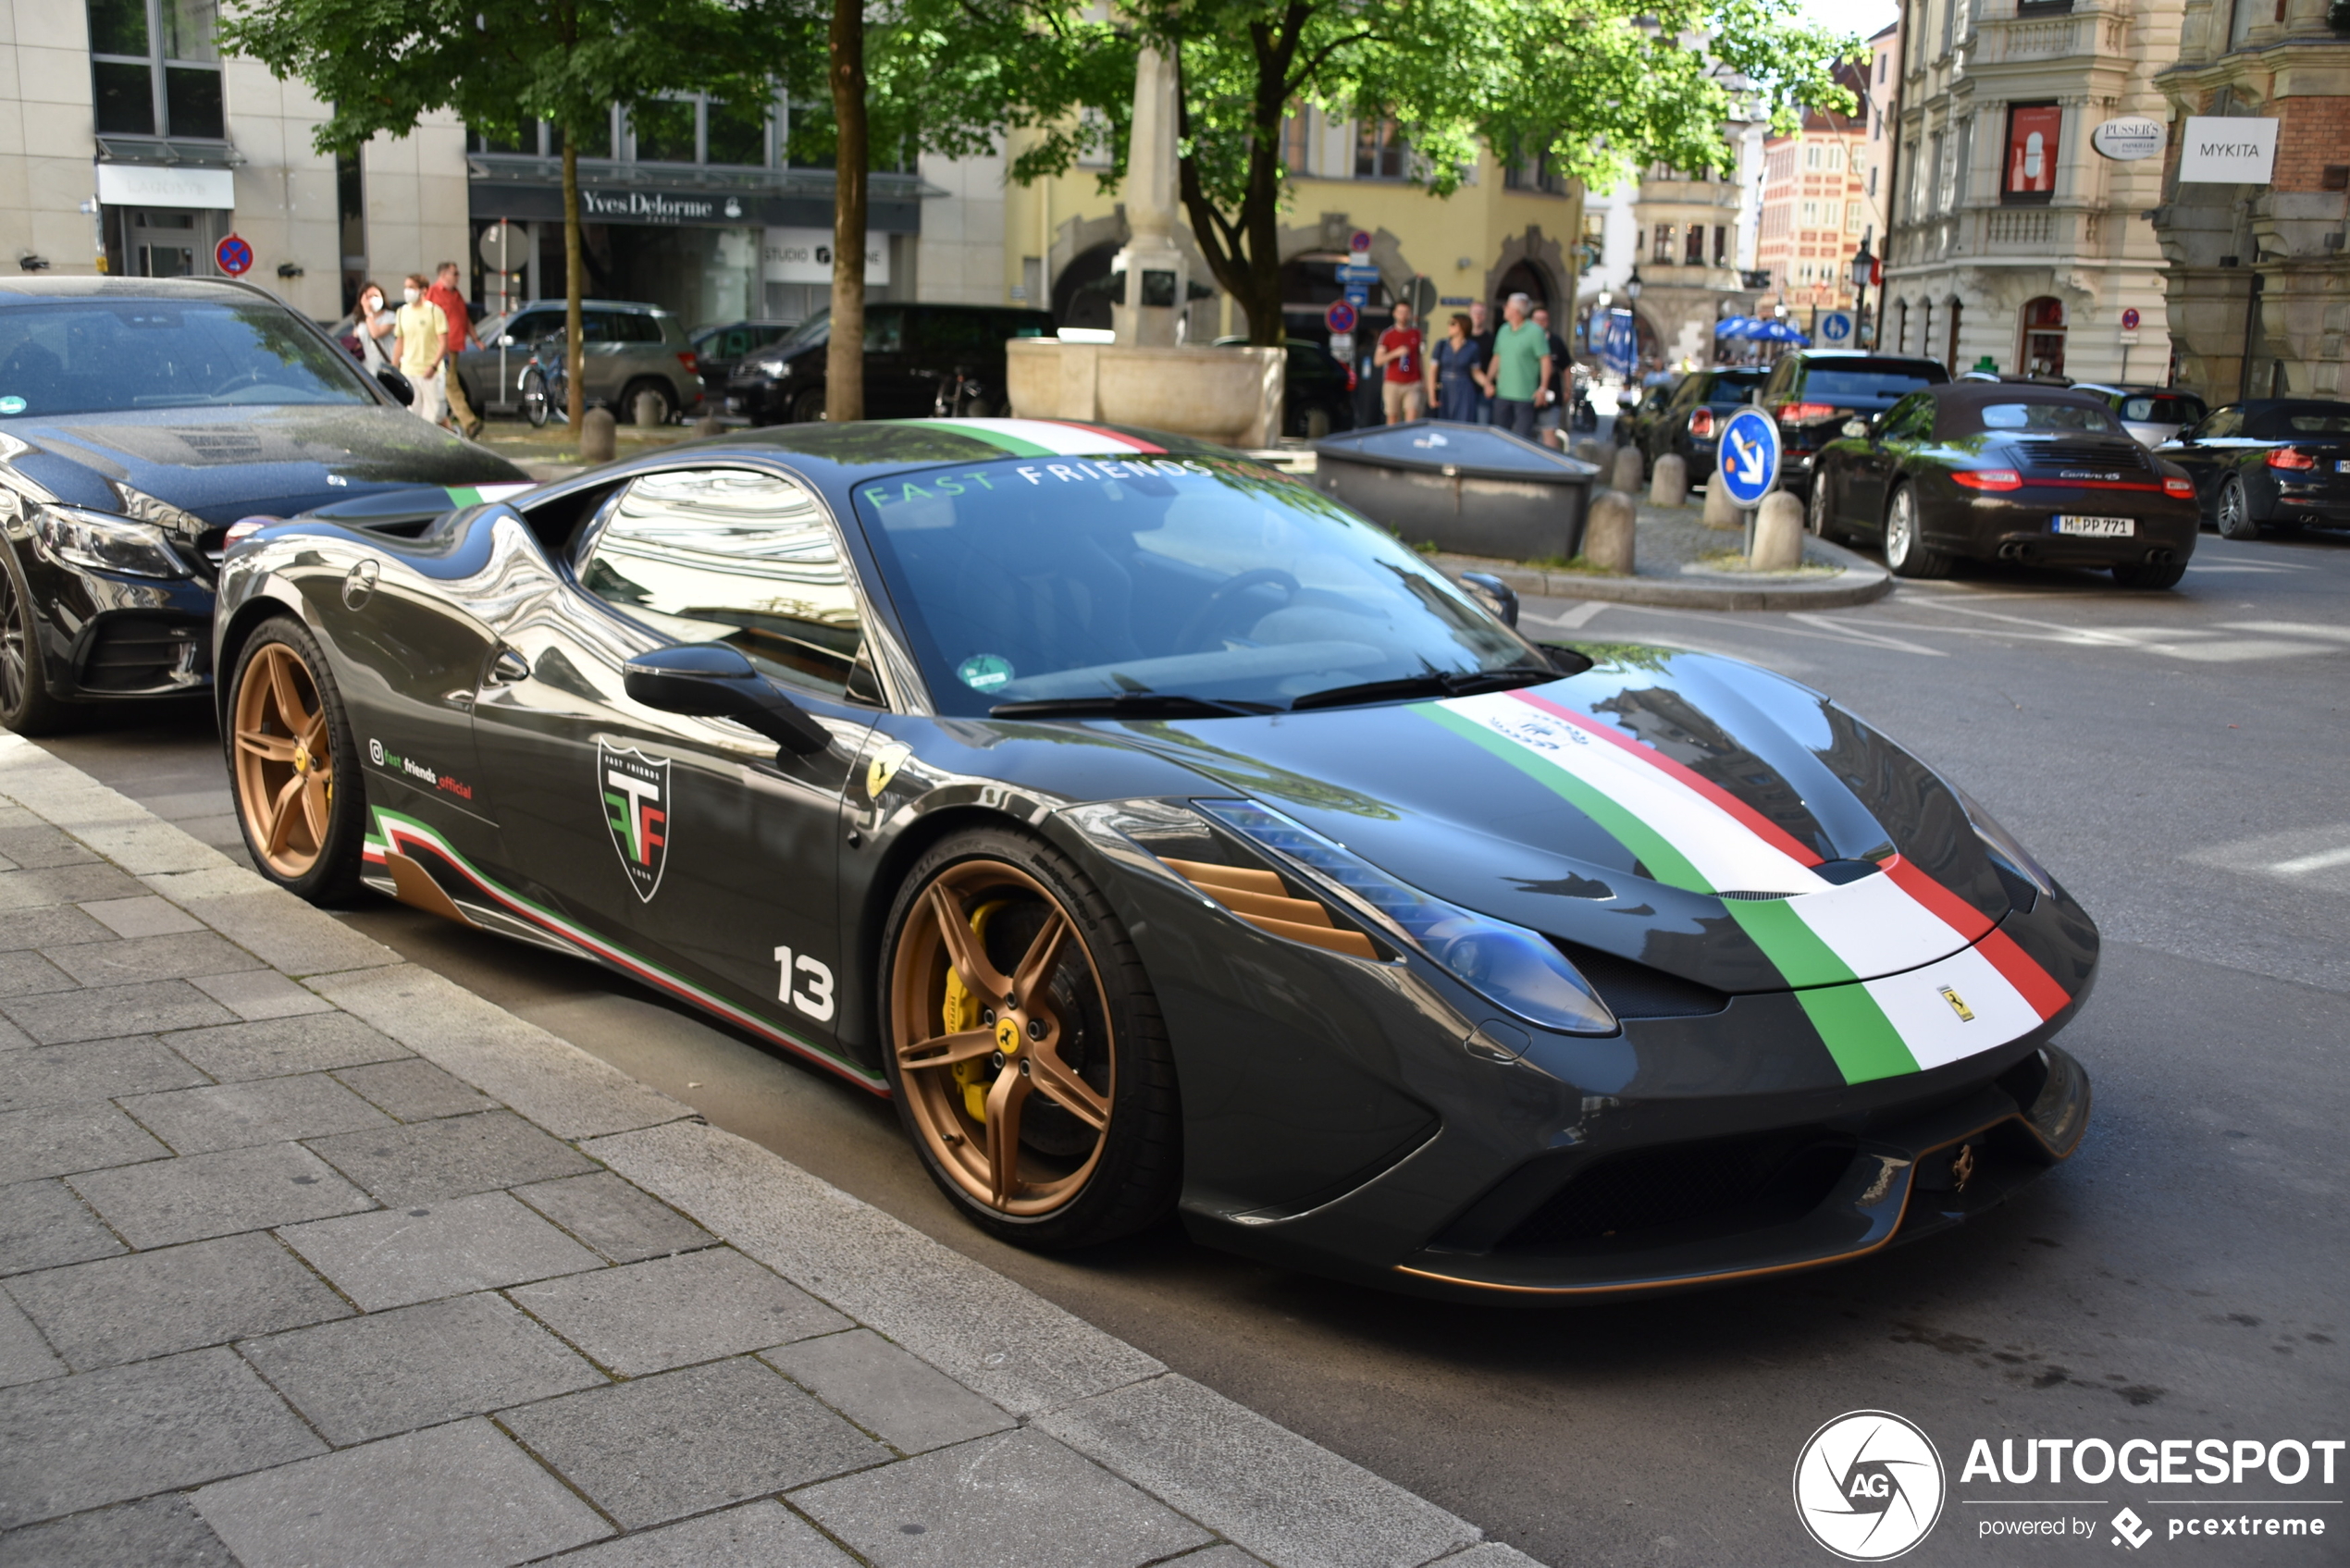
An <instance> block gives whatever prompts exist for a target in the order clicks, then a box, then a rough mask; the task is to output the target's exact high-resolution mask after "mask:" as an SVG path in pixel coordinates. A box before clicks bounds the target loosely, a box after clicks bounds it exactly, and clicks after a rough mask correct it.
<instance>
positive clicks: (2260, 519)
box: [2155, 398, 2350, 539]
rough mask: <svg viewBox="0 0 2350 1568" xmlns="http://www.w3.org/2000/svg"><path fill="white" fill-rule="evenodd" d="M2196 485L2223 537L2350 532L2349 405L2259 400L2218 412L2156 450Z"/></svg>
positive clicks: (2197, 495) (2311, 400)
mask: <svg viewBox="0 0 2350 1568" xmlns="http://www.w3.org/2000/svg"><path fill="white" fill-rule="evenodd" d="M2155 450H2156V451H2158V453H2159V454H2160V455H2161V456H2162V458H2163V459H2164V460H2165V461H2167V462H2170V463H2176V464H2177V465H2178V466H2179V467H2181V468H2183V469H2184V470H2185V471H2186V473H2187V475H2188V476H2189V477H2190V478H2192V479H2193V480H2194V481H2195V500H2196V501H2197V502H2198V504H2199V505H2200V506H2201V508H2202V512H2203V515H2204V517H2206V518H2207V519H2208V520H2209V522H2210V523H2211V525H2212V526H2213V527H2215V528H2217V529H2218V530H2219V531H2220V536H2221V537H2225V538H2231V539H2252V538H2257V537H2260V529H2261V527H2262V526H2263V525H2270V526H2278V525H2282V526H2287V527H2300V526H2311V527H2319V528H2350V403H2344V402H2330V401H2323V400H2320V399H2316V398H2262V399H2257V400H2256V401H2251V402H2241V403H2230V404H2228V405H2227V406H2226V407H2224V408H2215V409H2213V410H2212V411H2211V412H2210V413H2209V414H2207V415H2205V416H2204V417H2203V418H2202V419H2201V420H2198V421H2197V422H2196V423H2195V425H2194V426H2190V427H2189V428H2187V429H2185V430H2183V431H2181V432H2180V433H2179V436H2178V438H2176V439H2174V440H2171V441H2166V442H2164V443H2163V444H2162V445H2161V446H2160V447H2158V448H2157V449H2155Z"/></svg>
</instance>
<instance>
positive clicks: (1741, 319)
mask: <svg viewBox="0 0 2350 1568" xmlns="http://www.w3.org/2000/svg"><path fill="white" fill-rule="evenodd" d="M1761 325H1762V323H1761V322H1758V321H1756V320H1755V319H1754V318H1753V317H1752V316H1750V315H1732V316H1725V317H1724V318H1723V319H1722V320H1720V321H1717V322H1715V323H1714V324H1713V335H1714V336H1715V337H1716V338H1751V337H1753V336H1754V329H1755V328H1756V327H1759V326H1761Z"/></svg>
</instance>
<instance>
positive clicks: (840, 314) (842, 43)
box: [824, 0, 866, 424]
mask: <svg viewBox="0 0 2350 1568" xmlns="http://www.w3.org/2000/svg"><path fill="white" fill-rule="evenodd" d="M830 45H831V56H832V83H833V121H834V124H835V128H836V130H837V131H838V140H837V142H836V143H835V154H834V156H833V168H834V170H835V187H834V194H833V315H832V341H831V344H830V346H829V347H828V348H827V349H826V350H825V352H824V417H825V418H827V419H829V420H832V421H833V422H834V423H835V424H838V423H840V422H842V421H844V420H850V419H862V418H864V417H865V167H866V151H865V11H864V6H863V5H862V3H861V0H833V21H832V36H831V40H830Z"/></svg>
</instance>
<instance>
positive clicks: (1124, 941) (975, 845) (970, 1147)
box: [881, 828, 1181, 1250]
mask: <svg viewBox="0 0 2350 1568" xmlns="http://www.w3.org/2000/svg"><path fill="white" fill-rule="evenodd" d="M887 932H888V935H887V940H886V942H885V944H884V949H883V953H882V963H881V975H882V988H883V994H882V998H881V1001H882V1016H883V1019H884V1028H885V1031H886V1035H885V1038H886V1041H887V1056H888V1062H887V1067H888V1072H889V1080H890V1086H891V1088H892V1089H893V1090H894V1091H895V1092H896V1094H897V1106H898V1114H899V1116H900V1117H902V1118H903V1119H904V1121H905V1123H906V1130H907V1131H908V1133H909V1135H910V1136H911V1137H912V1139H913V1142H914V1146H915V1147H916V1148H917V1149H918V1150H919V1151H920V1152H921V1157H922V1163H923V1164H924V1166H926V1167H928V1169H929V1171H930V1174H931V1178H932V1179H933V1180H934V1181H935V1182H937V1184H938V1186H939V1189H940V1190H941V1191H944V1192H945V1193H946V1196H947V1197H948V1198H949V1199H950V1200H952V1201H953V1202H954V1204H955V1205H956V1206H957V1207H958V1208H959V1209H960V1210H961V1211H962V1212H963V1214H964V1215H966V1216H968V1217H970V1218H971V1220H972V1221H974V1222H975V1223H977V1224H978V1225H979V1226H980V1227H981V1228H983V1229H985V1230H987V1231H989V1232H991V1233H993V1234H994V1235H996V1237H998V1238H999V1239H1001V1240H1004V1241H1011V1242H1014V1243H1016V1244H1018V1245H1020V1246H1024V1247H1031V1248H1036V1249H1039V1250H1052V1249H1059V1248H1067V1247H1082V1246H1090V1245H1093V1244H1095V1243H1097V1242H1102V1241H1111V1240H1113V1239H1115V1238H1117V1237H1119V1236H1124V1235H1129V1234H1131V1233H1132V1232H1134V1231H1136V1230H1140V1229H1142V1228H1144V1227H1146V1226H1149V1225H1151V1224H1153V1223H1155V1222H1156V1221H1157V1220H1158V1219H1159V1218H1160V1217H1161V1216H1164V1215H1166V1214H1167V1213H1168V1211H1169V1209H1170V1208H1171V1207H1172V1205H1173V1204H1174V1201H1175V1194H1176V1189H1177V1185H1178V1182H1179V1180H1180V1178H1181V1121H1180V1115H1179V1108H1178V1105H1177V1098H1176V1087H1175V1069H1174V1063H1173V1058H1172V1056H1170V1054H1169V1050H1168V1044H1167V1034H1166V1030H1165V1028H1164V1026H1163V1025H1162V1023H1161V1022H1160V1019H1159V1011H1158V1002H1157V999H1156V997H1155V996H1154V995H1153V994H1152V993H1151V990H1150V983H1149V981H1148V978H1147V977H1146V976H1145V975H1144V972H1143V966H1142V961H1141V959H1140V958H1139V957H1137V956H1136V954H1135V951H1134V947H1133V944H1132V941H1131V940H1130V939H1129V938H1128V936H1127V934H1126V932H1125V929H1124V928H1123V927H1122V926H1121V925H1120V924H1119V920H1118V918H1117V916H1116V915H1115V914H1114V913H1112V912H1111V910H1110V907H1109V905H1108V902H1107V900H1106V899H1104V898H1103V896H1102V895H1101V894H1100V892H1099V891H1098V890H1097V889H1095V887H1094V886H1093V884H1092V883H1090V882H1088V881H1087V880H1086V878H1085V876H1084V874H1083V872H1082V871H1081V870H1079V869H1078V868H1077V866H1076V864H1075V863H1074V862H1073V861H1071V860H1070V858H1068V857H1067V856H1065V855H1063V854H1061V853H1060V852H1059V851H1058V850H1057V849H1055V848H1053V847H1051V846H1049V845H1046V844H1045V843H1043V842H1041V841H1039V840H1036V839H1033V838H1030V837H1028V836H1027V835H1025V834H1022V833H1015V832H1013V831H1010V830H1008V829H997V828H982V829H975V830H972V831H969V832H965V833H957V834H955V835H954V836H952V837H950V838H947V839H945V840H942V841H941V842H940V843H939V844H938V845H937V846H934V848H932V849H931V850H930V851H929V853H927V854H926V855H924V856H923V857H922V858H921V860H919V861H918V862H916V864H915V865H914V867H913V869H912V870H911V871H910V872H909V875H908V877H907V879H906V882H905V884H904V885H903V887H901V888H900V890H899V892H898V895H897V901H896V904H895V906H894V907H893V908H892V909H891V911H890V916H889V924H888V927H887Z"/></svg>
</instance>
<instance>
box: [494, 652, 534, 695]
mask: <svg viewBox="0 0 2350 1568" xmlns="http://www.w3.org/2000/svg"><path fill="white" fill-rule="evenodd" d="M528 679H530V661H529V660H527V659H525V658H524V657H523V656H522V655H521V654H519V653H517V652H515V651H514V650H513V648H500V649H499V650H498V651H497V652H495V653H493V654H491V655H490V656H489V673H487V674H485V675H484V676H483V680H484V681H485V682H486V683H487V684H488V685H493V686H510V685H513V684H514V683H515V682H517V681H526V680H528Z"/></svg>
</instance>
